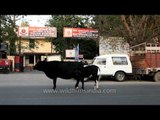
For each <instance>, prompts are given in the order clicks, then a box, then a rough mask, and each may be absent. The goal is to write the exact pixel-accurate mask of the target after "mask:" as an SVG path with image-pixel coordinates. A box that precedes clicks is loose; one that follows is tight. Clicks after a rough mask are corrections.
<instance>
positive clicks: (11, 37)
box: [0, 15, 18, 55]
mask: <svg viewBox="0 0 160 120" xmlns="http://www.w3.org/2000/svg"><path fill="white" fill-rule="evenodd" d="M17 17H18V16H17V15H0V36H1V37H0V42H6V41H9V44H10V45H9V50H10V51H9V52H10V53H9V54H10V55H13V54H15V53H16V46H15V41H16V40H17V39H18V38H17V34H16V33H15V31H17V27H16V25H15V22H16V18H17Z"/></svg>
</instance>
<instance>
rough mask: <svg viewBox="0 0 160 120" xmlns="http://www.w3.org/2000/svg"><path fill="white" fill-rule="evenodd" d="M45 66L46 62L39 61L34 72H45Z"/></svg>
mask: <svg viewBox="0 0 160 120" xmlns="http://www.w3.org/2000/svg"><path fill="white" fill-rule="evenodd" d="M44 66H45V61H39V62H38V63H37V64H36V65H35V66H34V67H33V70H39V71H43V70H44Z"/></svg>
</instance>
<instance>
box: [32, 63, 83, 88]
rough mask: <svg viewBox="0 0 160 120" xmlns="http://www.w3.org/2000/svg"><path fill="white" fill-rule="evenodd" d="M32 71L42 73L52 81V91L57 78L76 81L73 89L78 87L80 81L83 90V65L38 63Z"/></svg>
mask: <svg viewBox="0 0 160 120" xmlns="http://www.w3.org/2000/svg"><path fill="white" fill-rule="evenodd" d="M33 69H34V70H39V71H43V72H44V73H45V74H46V76H47V77H49V78H51V79H53V89H56V81H57V77H59V78H63V79H71V78H74V79H76V80H77V83H76V84H75V88H77V87H78V83H79V81H81V82H82V89H84V79H83V78H82V73H81V69H83V63H81V62H65V61H49V62H47V61H39V62H38V63H37V64H36V65H35V66H34V67H33Z"/></svg>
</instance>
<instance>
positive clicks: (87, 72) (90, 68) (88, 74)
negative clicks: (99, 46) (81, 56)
mask: <svg viewBox="0 0 160 120" xmlns="http://www.w3.org/2000/svg"><path fill="white" fill-rule="evenodd" d="M98 70H100V69H99V67H98V66H96V65H87V66H85V67H83V68H82V69H81V74H82V77H83V79H84V78H87V79H90V78H91V79H92V80H94V82H95V85H94V86H96V88H98V80H100V76H98ZM83 81H84V80H83ZM77 86H78V81H77Z"/></svg>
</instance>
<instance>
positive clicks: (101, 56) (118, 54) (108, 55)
mask: <svg viewBox="0 0 160 120" xmlns="http://www.w3.org/2000/svg"><path fill="white" fill-rule="evenodd" d="M110 56H117V57H123V56H125V57H128V54H124V53H112V54H106V55H100V56H96V57H95V58H106V57H110Z"/></svg>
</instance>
